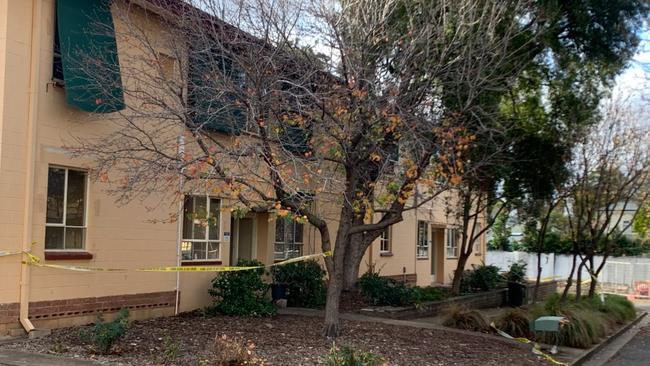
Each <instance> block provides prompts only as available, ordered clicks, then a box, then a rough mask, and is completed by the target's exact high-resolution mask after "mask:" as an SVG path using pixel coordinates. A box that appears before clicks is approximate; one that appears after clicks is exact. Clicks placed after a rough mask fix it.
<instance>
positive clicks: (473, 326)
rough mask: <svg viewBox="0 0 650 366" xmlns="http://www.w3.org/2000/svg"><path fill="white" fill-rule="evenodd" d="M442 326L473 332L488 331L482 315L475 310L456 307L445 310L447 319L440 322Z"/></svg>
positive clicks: (487, 325) (485, 320)
mask: <svg viewBox="0 0 650 366" xmlns="http://www.w3.org/2000/svg"><path fill="white" fill-rule="evenodd" d="M442 325H444V326H445V327H450V328H456V329H463V330H471V331H475V332H488V331H489V330H490V325H489V324H488V321H487V319H485V317H484V316H483V314H481V313H480V312H478V311H476V310H467V309H464V308H462V307H458V306H454V307H451V308H450V309H448V310H447V318H446V319H445V320H444V321H443V322H442Z"/></svg>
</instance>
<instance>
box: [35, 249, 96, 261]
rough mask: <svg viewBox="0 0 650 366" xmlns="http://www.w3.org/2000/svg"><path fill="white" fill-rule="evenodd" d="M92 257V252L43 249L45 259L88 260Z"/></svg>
mask: <svg viewBox="0 0 650 366" xmlns="http://www.w3.org/2000/svg"><path fill="white" fill-rule="evenodd" d="M88 259H93V254H92V253H89V252H77V251H47V250H46V251H45V260H47V261H56V260H88Z"/></svg>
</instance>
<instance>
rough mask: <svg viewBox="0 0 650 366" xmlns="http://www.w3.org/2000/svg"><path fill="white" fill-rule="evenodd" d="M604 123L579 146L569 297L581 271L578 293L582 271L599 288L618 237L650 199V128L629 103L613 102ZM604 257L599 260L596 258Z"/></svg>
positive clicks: (572, 183)
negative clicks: (583, 270)
mask: <svg viewBox="0 0 650 366" xmlns="http://www.w3.org/2000/svg"><path fill="white" fill-rule="evenodd" d="M604 110H605V111H604V115H603V121H602V122H601V123H600V124H598V125H597V126H595V127H594V129H593V130H592V131H591V133H590V134H589V135H588V136H587V137H586V138H585V139H584V141H582V143H580V144H578V146H577V147H576V149H575V152H574V158H573V162H572V164H571V177H570V179H569V181H568V182H567V184H568V185H569V187H570V188H569V189H568V190H567V192H568V194H567V195H566V197H565V198H564V200H563V206H564V210H565V212H566V215H567V218H568V222H569V229H570V234H571V241H572V243H573V244H572V246H573V265H572V269H571V274H570V276H569V278H568V279H567V285H566V287H565V289H564V292H563V298H566V296H567V294H568V292H569V289H570V288H571V286H572V284H573V274H574V273H576V271H577V283H576V297H577V298H580V296H581V273H582V268H585V269H586V270H587V272H588V273H589V275H590V277H591V282H590V286H589V292H588V296H590V297H591V296H593V295H594V294H595V291H596V286H597V282H598V275H599V274H600V273H601V271H602V270H603V268H604V267H605V264H606V262H607V259H608V257H609V256H610V255H611V253H612V251H613V250H614V249H615V245H616V240H617V239H618V238H620V237H621V236H622V235H624V232H625V231H626V230H627V229H628V228H630V226H631V225H632V222H633V221H634V220H633V219H632V220H630V221H629V222H623V219H624V217H625V216H626V215H627V214H628V212H629V211H633V214H632V217H635V216H636V214H637V213H638V208H639V207H641V204H642V203H643V202H646V201H647V200H648V197H650V196H649V192H648V191H647V190H645V189H644V187H645V186H646V184H647V182H648V180H649V173H650V146H649V145H648V141H650V140H648V138H649V137H650V131H649V130H648V127H647V126H643V125H642V124H639V121H638V120H637V117H636V116H637V115H638V114H637V113H638V111H637V112H635V111H634V110H633V109H632V108H631V106H629V105H627V103H625V102H624V101H619V100H614V101H610V102H609V103H608V104H607V105H606V106H605V107H604ZM596 255H601V256H602V257H603V260H602V262H601V263H596V260H595V256H596Z"/></svg>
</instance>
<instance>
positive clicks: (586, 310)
mask: <svg viewBox="0 0 650 366" xmlns="http://www.w3.org/2000/svg"><path fill="white" fill-rule="evenodd" d="M534 314H536V315H537V316H539V315H558V316H564V317H566V318H567V319H568V320H569V322H568V323H567V324H565V325H564V326H563V327H562V329H561V331H560V334H559V340H558V341H559V343H560V344H561V345H565V346H570V347H579V348H588V347H590V346H591V345H592V344H594V343H597V342H599V341H600V339H601V338H602V337H604V336H605V335H606V334H607V332H608V330H609V328H610V327H612V326H615V325H617V324H622V323H624V322H626V321H629V320H631V319H633V318H634V317H635V316H636V311H635V309H634V305H633V304H632V303H631V302H630V301H629V300H627V299H626V298H624V297H622V296H616V295H606V296H605V301H604V302H602V303H601V301H600V298H599V297H598V296H596V297H593V298H583V299H581V300H580V301H575V300H574V298H573V297H570V298H568V299H567V301H565V302H561V301H560V296H559V295H554V296H553V297H551V298H549V299H548V300H547V301H546V303H545V304H544V306H543V307H541V308H540V307H538V308H537V309H535V310H534ZM537 339H538V340H540V341H543V342H554V341H555V339H554V336H553V335H552V334H547V333H541V334H537Z"/></svg>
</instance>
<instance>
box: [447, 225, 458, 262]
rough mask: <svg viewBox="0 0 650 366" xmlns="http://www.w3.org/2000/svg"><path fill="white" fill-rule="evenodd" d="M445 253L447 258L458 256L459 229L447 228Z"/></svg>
mask: <svg viewBox="0 0 650 366" xmlns="http://www.w3.org/2000/svg"><path fill="white" fill-rule="evenodd" d="M446 234H447V235H446V236H447V238H446V243H445V255H446V256H447V258H458V229H454V228H449V229H447V233H446Z"/></svg>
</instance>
